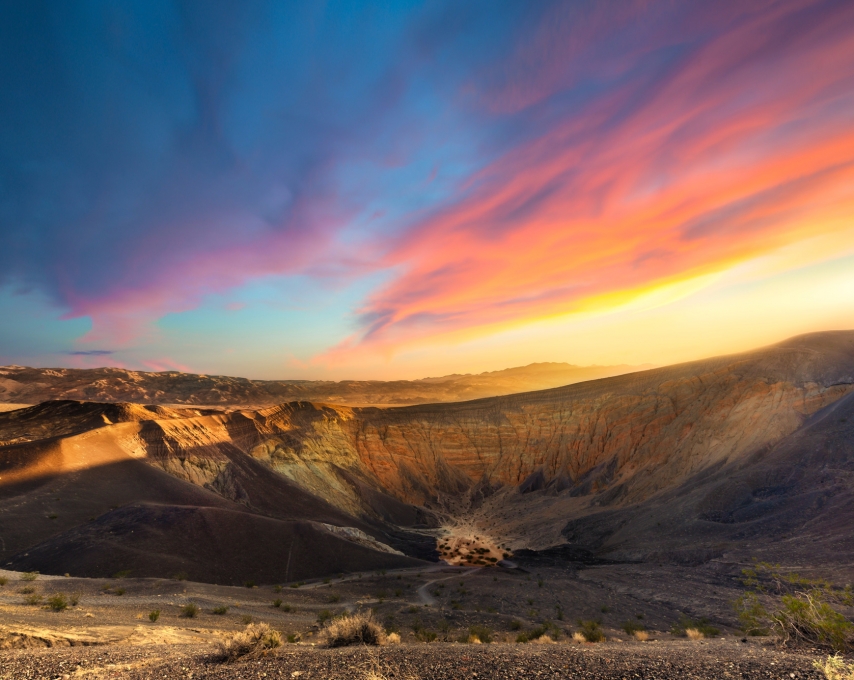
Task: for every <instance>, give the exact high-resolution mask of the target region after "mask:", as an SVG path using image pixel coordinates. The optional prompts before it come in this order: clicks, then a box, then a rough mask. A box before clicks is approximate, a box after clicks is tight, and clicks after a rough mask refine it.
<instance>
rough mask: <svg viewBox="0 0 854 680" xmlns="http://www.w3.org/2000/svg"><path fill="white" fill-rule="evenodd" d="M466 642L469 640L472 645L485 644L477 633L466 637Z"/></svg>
mask: <svg viewBox="0 0 854 680" xmlns="http://www.w3.org/2000/svg"><path fill="white" fill-rule="evenodd" d="M466 642H468V643H469V644H470V645H482V644H483V642H481V640H480V638H479V637H478V636H477V635H469V636H468V638H467V639H466Z"/></svg>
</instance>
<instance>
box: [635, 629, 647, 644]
mask: <svg viewBox="0 0 854 680" xmlns="http://www.w3.org/2000/svg"><path fill="white" fill-rule="evenodd" d="M633 635H634V636H635V640H637V641H638V642H646V641H647V640H649V633H647V632H646V631H645V630H636V631H635V632H634V633H633Z"/></svg>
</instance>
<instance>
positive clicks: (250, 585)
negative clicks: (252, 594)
mask: <svg viewBox="0 0 854 680" xmlns="http://www.w3.org/2000/svg"><path fill="white" fill-rule="evenodd" d="M243 585H245V586H246V587H247V588H254V587H255V581H247V582H246V583H244V584H243Z"/></svg>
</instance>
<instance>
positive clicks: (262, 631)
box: [219, 623, 282, 662]
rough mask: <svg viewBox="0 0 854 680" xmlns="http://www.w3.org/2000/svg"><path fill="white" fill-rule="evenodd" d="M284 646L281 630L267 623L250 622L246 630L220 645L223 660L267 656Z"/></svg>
mask: <svg viewBox="0 0 854 680" xmlns="http://www.w3.org/2000/svg"><path fill="white" fill-rule="evenodd" d="M281 646H282V637H281V635H280V634H279V631H277V630H273V629H272V628H270V626H268V625H267V624H266V623H250V624H249V625H248V626H246V628H245V629H244V630H242V631H241V632H239V633H235V634H234V635H232V636H231V637H229V638H227V639H225V640H223V641H222V642H221V643H220V645H219V651H220V655H221V659H222V661H226V662H229V661H237V660H238V659H243V658H247V657H248V658H253V657H258V656H265V655H266V654H269V653H270V652H271V651H272V650H273V649H275V648H276V647H281Z"/></svg>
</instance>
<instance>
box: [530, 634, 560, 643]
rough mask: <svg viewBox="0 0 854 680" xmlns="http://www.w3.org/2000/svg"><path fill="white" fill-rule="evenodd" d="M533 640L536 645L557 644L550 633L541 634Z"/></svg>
mask: <svg viewBox="0 0 854 680" xmlns="http://www.w3.org/2000/svg"><path fill="white" fill-rule="evenodd" d="M531 642H532V643H533V644H535V645H553V644H556V643H555V641H554V640H553V639H552V638H550V637H549V636H548V635H540V637H538V638H534V639H533V640H531Z"/></svg>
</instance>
